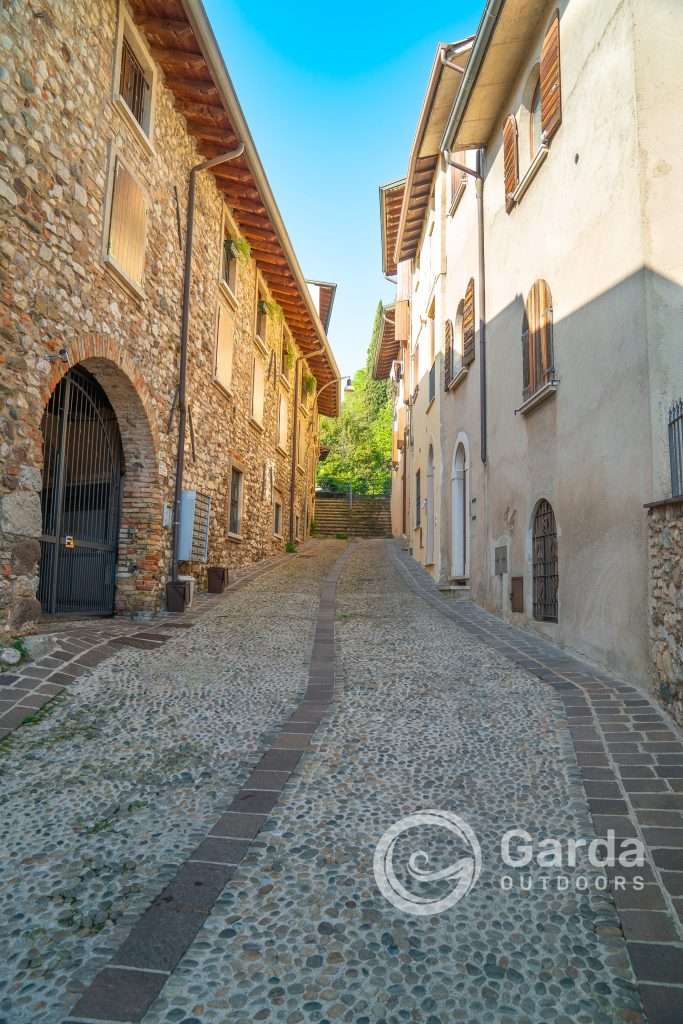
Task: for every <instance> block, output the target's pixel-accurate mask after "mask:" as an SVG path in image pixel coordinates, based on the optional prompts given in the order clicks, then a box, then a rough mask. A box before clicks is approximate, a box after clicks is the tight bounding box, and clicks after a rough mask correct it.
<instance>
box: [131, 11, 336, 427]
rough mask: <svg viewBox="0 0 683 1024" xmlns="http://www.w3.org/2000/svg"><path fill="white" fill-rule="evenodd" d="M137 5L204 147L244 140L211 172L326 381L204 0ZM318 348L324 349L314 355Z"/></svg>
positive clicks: (326, 357)
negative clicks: (241, 149) (239, 153)
mask: <svg viewBox="0 0 683 1024" xmlns="http://www.w3.org/2000/svg"><path fill="white" fill-rule="evenodd" d="M131 7H132V9H133V16H134V19H135V21H136V24H137V25H138V27H139V28H140V30H141V31H142V32H143V33H144V34H145V36H146V38H147V41H148V43H149V45H150V50H151V53H152V55H153V57H154V59H155V60H156V61H157V63H158V64H159V65H160V66H161V68H162V70H163V72H164V76H165V84H166V85H167V87H168V88H169V89H170V90H171V91H172V92H173V94H174V97H175V103H176V107H177V109H178V111H179V113H181V114H182V115H183V116H184V117H185V118H186V119H187V125H188V132H189V133H190V134H191V135H193V136H194V137H195V138H196V139H197V143H198V148H199V150H200V152H201V153H202V154H203V155H205V156H207V157H211V156H217V155H220V154H221V153H223V152H226V151H227V150H229V149H231V148H233V147H234V146H236V145H237V144H238V143H239V142H243V143H244V146H245V153H244V156H243V157H242V158H240V159H239V160H236V161H235V162H234V163H233V164H230V165H228V164H226V165H218V166H217V167H216V168H214V169H212V172H211V173H213V174H214V178H215V180H216V183H217V185H218V186H219V188H220V190H221V191H222V192H223V194H224V195H225V198H226V202H227V204H228V205H229V206H230V207H231V208H232V210H233V211H234V214H235V218H236V220H237V221H238V224H239V228H240V231H241V233H243V234H244V236H245V238H246V239H247V240H248V241H249V244H250V245H251V246H252V251H253V253H254V259H255V260H256V263H257V265H258V267H259V269H260V270H261V273H262V274H263V276H264V278H265V279H266V281H267V283H268V286H269V288H270V290H271V292H272V293H273V295H274V297H275V298H276V300H277V301H278V302H279V303H280V304H281V305H282V306H283V309H285V304H286V305H287V312H285V317H286V319H288V322H289V326H290V330H291V333H292V336H293V338H294V340H295V342H296V344H297V346H298V347H299V349H300V350H301V352H302V354H303V355H304V356H306V355H308V356H309V357H311V362H312V363H313V364H314V365H312V366H311V369H312V372H313V373H314V375H315V377H316V379H317V381H318V386H319V388H320V387H322V385H323V384H324V383H327V382H328V381H331V380H334V378H335V377H338V376H339V371H338V368H337V364H336V361H335V358H334V355H333V353H332V350H331V348H330V345H329V341H328V339H327V335H326V333H325V329H324V327H323V325H322V323H321V320H320V318H319V315H318V311H317V310H316V308H315V306H314V305H313V301H312V299H311V297H310V295H309V292H308V287H307V286H306V284H305V281H304V277H303V274H302V272H301V268H300V267H299V263H298V260H297V258H296V254H295V252H294V249H293V247H292V244H291V242H290V240H289V236H288V234H287V231H286V228H285V226H284V223H283V221H282V217H281V215H280V212H279V210H278V207H277V204H276V203H275V199H274V197H273V194H272V191H271V189H270V185H269V183H268V180H267V178H266V175H265V171H264V169H263V166H262V164H261V161H260V158H259V156H258V152H257V150H256V147H255V144H254V141H253V139H252V137H251V133H250V132H249V128H248V126H247V124H246V121H245V119H244V115H243V113H242V110H241V107H240V105H239V101H238V99H237V96H236V94H235V91H234V88H233V86H232V82H231V80H230V77H229V75H228V72H227V69H226V68H225V64H224V62H223V59H222V56H221V54H220V50H219V49H218V46H217V43H216V40H215V38H214V36H213V32H212V31H211V27H210V25H209V22H208V19H207V17H206V13H205V11H204V9H203V6H202V4H201V2H200V0H168V2H167V3H166V4H165V5H164V10H165V13H166V14H167V16H166V17H159V16H158V9H159V5H158V3H154V4H152V3H151V2H150V0H131ZM150 7H154V11H150V10H149V8H150ZM317 349H322V350H323V351H322V353H321V355H319V356H316V357H315V358H313V357H312V356H311V353H313V352H314V351H315V350H317ZM339 406H340V389H339V386H337V387H336V388H335V387H329V388H326V389H325V392H324V394H323V395H322V396H321V399H320V411H321V412H323V413H324V414H326V415H332V416H334V415H337V414H338V411H339Z"/></svg>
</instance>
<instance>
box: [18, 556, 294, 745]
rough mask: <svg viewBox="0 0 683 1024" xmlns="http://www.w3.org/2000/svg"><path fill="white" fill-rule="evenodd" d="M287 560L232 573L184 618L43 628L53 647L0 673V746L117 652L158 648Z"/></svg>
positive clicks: (197, 599)
mask: <svg viewBox="0 0 683 1024" xmlns="http://www.w3.org/2000/svg"><path fill="white" fill-rule="evenodd" d="M307 546H308V545H307ZM291 557H292V556H291V555H277V556H275V557H274V558H269V559H267V560H264V561H263V562H258V563H256V564H254V565H251V566H247V567H245V568H244V569H241V570H236V574H235V579H234V580H233V581H232V582H231V583H230V584H229V585H228V586H227V587H226V589H225V591H224V592H223V594H207V593H205V592H202V593H200V594H197V595H196V597H195V600H194V601H193V604H192V608H191V609H190V610H189V611H187V612H185V613H184V614H183V615H182V616H180V615H177V616H174V615H172V614H164V615H160V616H157V617H156V618H154V619H151V620H148V621H131V620H130V619H122V618H112V619H100V620H94V619H93V620H90V621H84V620H79V621H74V622H73V623H69V622H66V623H65V622H60V623H59V624H58V625H57V626H55V628H54V629H47V630H46V635H49V636H51V637H54V639H55V647H54V649H53V650H51V651H50V653H49V654H47V655H45V656H43V657H42V658H38V659H36V660H35V661H26V662H23V663H22V664H21V665H18V666H17V667H16V669H12V670H10V671H6V672H0V742H1V741H2V740H4V739H5V738H6V737H7V736H9V735H10V733H12V732H13V731H14V730H15V729H17V728H18V727H19V726H20V725H21V724H22V722H24V721H25V720H26V719H27V718H30V717H31V716H33V715H35V714H36V713H37V712H38V711H40V709H41V708H43V707H44V706H45V705H46V704H48V703H49V702H50V701H51V700H54V698H55V697H58V696H59V695H60V694H61V693H62V692H63V691H64V689H65V688H66V687H68V686H69V685H70V684H71V683H72V682H73V681H74V679H77V678H78V677H79V676H82V675H84V674H85V673H86V672H90V671H91V670H92V669H93V668H95V667H96V666H97V665H99V664H100V663H101V662H103V661H106V660H107V659H108V658H111V657H113V656H114V655H115V654H117V653H118V651H119V650H120V649H121V647H137V648H139V649H140V650H146V651H151V650H154V648H155V647H160V646H161V645H162V644H163V643H164V642H165V641H166V640H168V639H169V637H170V636H172V635H173V632H174V631H175V630H176V629H189V628H190V627H191V626H193V625H194V623H195V622H196V621H197V620H198V619H199V618H200V617H201V616H203V615H205V614H206V613H207V612H208V611H210V609H212V608H214V607H215V605H216V603H217V602H219V601H221V600H222V599H223V598H224V597H225V595H226V594H231V593H234V591H236V590H239V589H240V588H241V587H244V586H246V585H247V584H248V583H249V582H250V581H251V580H253V579H256V578H257V577H259V576H262V575H263V574H264V573H266V572H269V571H270V570H271V569H274V568H276V567H277V566H278V565H280V564H281V563H282V562H283V561H284V560H285V559H286V558H291Z"/></svg>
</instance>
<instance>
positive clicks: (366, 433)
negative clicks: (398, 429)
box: [318, 302, 393, 494]
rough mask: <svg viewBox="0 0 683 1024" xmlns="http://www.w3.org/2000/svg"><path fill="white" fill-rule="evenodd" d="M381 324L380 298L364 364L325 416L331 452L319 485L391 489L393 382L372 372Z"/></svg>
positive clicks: (322, 430) (378, 490)
mask: <svg viewBox="0 0 683 1024" xmlns="http://www.w3.org/2000/svg"><path fill="white" fill-rule="evenodd" d="M381 324H382V303H381V302H380V303H379V304H378V306H377V311H376V313H375V322H374V324H373V328H372V336H371V338H370V345H369V346H368V354H367V361H366V365H365V368H364V369H362V370H358V371H357V372H356V373H355V374H354V376H353V378H352V384H353V391H351V392H350V393H348V394H347V395H346V396H345V399H344V402H343V404H342V409H341V414H340V415H339V416H338V417H337V418H336V419H329V418H328V417H323V419H322V421H321V428H320V438H321V443H322V445H323V446H324V447H325V448H328V449H329V454H328V456H327V458H326V459H325V461H324V462H321V463H320V465H319V466H318V486H320V487H325V488H329V489H330V490H348V488H349V485H351V486H352V487H353V490H354V491H355V492H356V493H357V494H386V493H387V491H388V490H389V488H390V486H391V430H392V420H393V410H392V403H391V388H390V385H389V382H388V381H385V380H373V378H372V366H373V363H374V359H375V352H376V349H377V345H378V343H379V333H380V327H381Z"/></svg>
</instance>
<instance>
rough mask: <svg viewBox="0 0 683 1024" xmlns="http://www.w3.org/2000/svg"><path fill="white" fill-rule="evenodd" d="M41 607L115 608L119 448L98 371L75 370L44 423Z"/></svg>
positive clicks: (102, 611)
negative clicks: (99, 382) (95, 374)
mask: <svg viewBox="0 0 683 1024" xmlns="http://www.w3.org/2000/svg"><path fill="white" fill-rule="evenodd" d="M42 432H43V489H42V494H41V505H42V516H43V532H42V537H41V556H40V582H39V588H38V597H39V600H40V602H41V605H42V607H43V611H45V612H49V613H51V614H55V613H63V612H76V613H80V614H84V615H111V614H113V611H114V586H115V576H116V546H117V535H118V524H119V500H120V493H121V470H122V453H121V437H120V434H119V428H118V424H117V422H116V415H115V413H114V410H113V409H112V407H111V405H110V403H109V400H108V398H107V396H106V395H105V393H104V391H103V390H102V388H101V387H100V385H99V384H98V383H97V381H96V380H95V378H94V377H93V376H92V375H91V374H89V373H88V372H87V371H86V370H84V369H82V368H79V369H77V370H70V371H69V373H67V374H66V376H64V377H63V378H62V380H61V381H60V382H59V384H58V385H57V387H56V389H55V391H54V393H53V395H52V397H51V398H50V401H49V402H48V404H47V406H46V409H45V413H44V414H43V422H42Z"/></svg>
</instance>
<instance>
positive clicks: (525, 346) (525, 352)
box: [522, 308, 531, 399]
mask: <svg viewBox="0 0 683 1024" xmlns="http://www.w3.org/2000/svg"><path fill="white" fill-rule="evenodd" d="M529 389H530V380H529V315H528V312H527V310H526V308H525V309H524V319H523V321H522V397H523V398H524V399H527V398H528V397H529V395H530V394H531V392H530V390H529Z"/></svg>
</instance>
